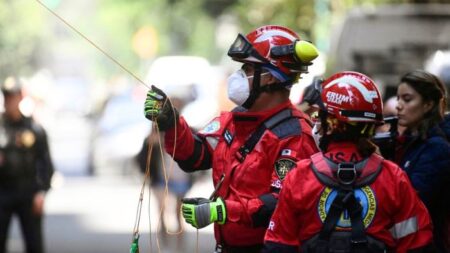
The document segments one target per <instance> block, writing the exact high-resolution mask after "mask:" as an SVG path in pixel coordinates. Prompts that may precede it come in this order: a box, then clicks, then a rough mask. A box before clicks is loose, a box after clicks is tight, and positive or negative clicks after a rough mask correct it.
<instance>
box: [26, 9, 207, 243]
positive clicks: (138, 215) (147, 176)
mask: <svg viewBox="0 0 450 253" xmlns="http://www.w3.org/2000/svg"><path fill="white" fill-rule="evenodd" d="M35 1H36V2H38V3H39V4H40V5H41V6H42V7H43V8H45V9H46V10H47V11H49V12H50V13H52V14H53V15H54V16H55V17H57V18H58V19H59V20H60V21H61V22H63V23H64V24H65V25H66V26H68V27H69V28H70V29H72V30H73V31H74V32H76V33H77V34H78V35H79V36H81V37H82V38H83V39H85V40H86V41H87V42H89V43H90V44H91V45H92V46H93V47H95V48H96V49H97V50H99V51H100V52H102V53H103V54H104V55H105V56H106V57H107V58H109V59H110V60H111V61H113V62H114V63H115V64H116V65H117V66H119V67H120V68H122V69H123V70H124V71H126V72H127V73H128V74H130V75H131V76H132V77H134V78H135V79H136V80H137V81H138V82H139V83H141V84H142V85H144V86H145V87H147V88H149V89H151V88H150V87H149V86H148V85H147V84H146V83H145V82H144V81H142V80H141V79H140V78H139V77H137V76H136V75H135V74H134V73H133V72H131V71H130V70H129V69H128V68H126V67H125V66H124V65H122V64H121V63H120V62H119V61H117V60H116V59H115V58H114V57H112V56H111V55H110V54H108V53H107V52H106V51H104V50H103V49H102V48H101V47H99V46H98V45H97V44H96V43H94V42H93V41H92V40H90V39H89V38H88V37H87V36H85V35H84V34H83V33H82V32H80V31H79V30H78V29H76V28H75V27H74V26H72V25H71V24H70V23H69V22H67V21H66V20H65V19H64V18H62V17H61V16H59V15H58V14H57V13H56V12H54V11H53V10H51V9H50V8H48V7H47V6H46V5H45V4H44V3H42V2H41V1H40V0H35ZM167 102H169V103H170V104H171V105H172V101H170V99H169V98H167ZM163 106H164V105H163ZM172 108H173V107H172ZM172 112H173V114H174V119H175V118H176V112H175V110H173V111H172ZM155 130H156V131H155ZM154 132H156V134H157V135H158V140H159V145H160V148H161V158H162V159H161V160H162V161H163V163H162V165H163V173H164V181H165V188H164V198H163V204H162V206H161V209H160V217H159V221H158V227H157V229H159V226H160V224H161V218H162V217H163V211H164V207H165V203H166V200H167V197H168V182H169V179H170V175H171V172H172V168H173V163H174V161H173V160H172V161H171V166H170V168H169V175H167V173H166V168H165V164H164V156H163V153H162V152H163V151H162V147H161V137H160V134H159V133H160V131H159V128H158V126H157V124H153V129H152V133H150V135H149V136H148V143H149V149H148V153H147V160H146V168H145V177H144V182H143V183H142V186H141V190H140V193H139V201H138V205H137V210H136V218H135V223H134V227H133V239H134V238H135V237H136V236H138V235H139V225H140V220H141V214H142V203H143V199H144V192H145V186H146V184H147V181H148V180H149V179H150V177H151V175H150V174H151V173H150V161H151V153H152V148H153V146H152V145H150V144H151V143H150V141H151V139H150V138H151V137H152V136H151V135H152V134H153V133H154ZM174 143H175V144H174V148H173V153H172V157H174V155H175V152H176V143H177V124H175V137H174ZM150 195H151V194H150V187H149V226H150V250H151V249H152V238H151V219H150V201H151V198H150ZM180 212H181V209H180ZM180 225H181V228H180V231H177V232H170V231H168V230H167V229H166V233H167V234H170V235H179V234H181V233H183V232H184V226H183V223H182V222H181V224H180ZM156 235H158V233H157V232H156ZM156 242H157V247H158V252H160V251H161V249H160V246H159V238H158V236H156ZM198 249H199V245H198V230H197V249H196V250H197V252H198Z"/></svg>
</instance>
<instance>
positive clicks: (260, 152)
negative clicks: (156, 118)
mask: <svg viewBox="0 0 450 253" xmlns="http://www.w3.org/2000/svg"><path fill="white" fill-rule="evenodd" d="M285 109H289V110H287V111H289V112H291V113H292V117H290V118H289V119H287V120H284V121H283V122H281V123H279V124H278V125H276V126H275V127H273V128H272V129H267V130H265V132H264V134H263V135H262V137H261V138H260V139H259V141H258V142H257V144H256V146H255V147H254V149H253V150H252V151H251V152H250V153H249V154H248V155H247V156H246V158H245V160H243V162H240V161H239V159H238V158H239V155H238V150H239V148H240V147H241V146H243V144H244V143H245V142H246V140H247V139H248V138H249V136H250V135H251V134H252V133H253V132H255V131H256V129H258V126H259V125H260V124H261V123H263V122H265V121H266V120H268V119H269V118H271V117H272V116H274V115H277V114H279V112H282V111H284V110H285ZM306 117H307V116H305V114H303V113H302V112H300V111H299V110H297V109H296V108H295V107H294V106H293V105H292V103H291V102H289V101H288V102H286V103H283V104H282V105H280V106H278V107H276V108H273V109H271V110H268V111H264V112H256V113H253V112H252V113H250V112H224V113H222V114H221V115H220V116H219V117H217V118H215V119H214V120H212V121H211V122H210V123H209V124H208V125H207V126H206V127H205V128H204V129H203V130H201V131H199V132H198V133H192V132H191V130H190V129H189V126H188V125H187V123H186V122H185V120H184V119H183V118H182V117H181V118H180V120H179V123H178V124H177V126H176V135H177V137H176V138H177V142H176V147H175V143H174V139H175V131H174V130H175V129H171V130H169V131H167V132H166V135H165V143H166V144H165V145H166V151H167V152H168V153H169V154H172V153H173V149H174V147H175V148H176V152H175V156H174V158H175V160H176V161H177V162H178V164H179V165H180V167H181V168H182V169H184V170H185V171H188V172H190V171H195V170H203V169H209V168H212V169H213V173H212V177H213V182H214V185H217V183H218V181H219V180H220V178H221V177H222V175H225V178H224V181H223V183H222V185H221V187H220V188H219V190H218V192H217V196H220V197H222V198H223V199H224V200H225V205H226V210H227V220H226V222H225V224H224V225H218V224H215V237H216V240H217V241H218V242H219V243H224V244H226V245H230V246H245V245H256V244H262V243H263V240H264V234H265V230H266V226H267V224H268V222H269V219H270V215H269V216H268V215H267V212H266V214H265V215H264V214H263V213H264V211H263V210H265V209H264V208H263V207H264V206H265V205H270V203H265V202H264V201H263V200H261V199H260V197H261V196H263V195H265V194H270V193H272V192H273V196H276V197H277V193H276V192H277V189H278V190H279V188H281V181H282V180H283V178H284V176H285V174H286V172H287V171H288V170H289V169H291V168H293V167H295V165H296V162H297V161H299V160H301V159H305V158H308V157H310V156H311V155H312V154H314V153H316V152H317V148H316V145H315V143H314V140H313V138H312V136H311V126H310V125H309V124H308V122H307V119H306ZM263 199H264V198H263ZM274 199H275V201H276V198H274ZM275 203H276V202H275ZM275 203H273V208H272V211H273V209H274V206H275ZM269 209H270V208H269ZM272 211H270V214H271V212H272ZM261 219H265V220H266V221H265V222H262V224H259V223H261Z"/></svg>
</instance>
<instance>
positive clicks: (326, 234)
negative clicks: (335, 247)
mask: <svg viewBox="0 0 450 253" xmlns="http://www.w3.org/2000/svg"><path fill="white" fill-rule="evenodd" d="M345 197H346V193H345V192H344V191H339V192H338V194H337V196H336V198H335V199H334V200H333V202H332V203H331V206H330V209H329V211H328V214H327V217H326V218H325V221H324V223H323V226H322V230H321V231H320V233H319V236H318V238H317V244H316V251H315V252H316V253H328V250H329V243H330V237H331V233H332V232H333V231H334V228H335V227H336V224H337V222H338V220H339V218H340V216H341V213H342V212H343V211H344V209H345V206H344V199H345Z"/></svg>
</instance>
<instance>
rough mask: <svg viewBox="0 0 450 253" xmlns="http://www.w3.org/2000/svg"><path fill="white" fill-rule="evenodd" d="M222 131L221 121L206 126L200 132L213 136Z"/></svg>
mask: <svg viewBox="0 0 450 253" xmlns="http://www.w3.org/2000/svg"><path fill="white" fill-rule="evenodd" d="M219 129H220V122H219V121H212V122H210V123H209V124H208V125H206V126H205V128H203V129H202V130H201V131H200V132H202V133H205V134H212V133H214V132H216V131H217V130H219Z"/></svg>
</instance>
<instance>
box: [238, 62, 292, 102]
mask: <svg viewBox="0 0 450 253" xmlns="http://www.w3.org/2000/svg"><path fill="white" fill-rule="evenodd" d="M261 72H262V71H261V65H255V73H254V75H253V82H252V89H251V90H250V95H249V96H248V98H247V100H245V102H244V104H242V107H244V108H246V109H249V108H250V107H252V105H253V104H254V103H255V101H256V99H258V97H259V95H260V94H261V93H263V92H273V91H277V90H283V89H286V87H287V86H289V85H291V84H292V81H291V80H288V81H285V82H282V83H273V84H268V85H264V86H261Z"/></svg>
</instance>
